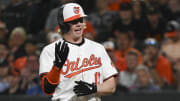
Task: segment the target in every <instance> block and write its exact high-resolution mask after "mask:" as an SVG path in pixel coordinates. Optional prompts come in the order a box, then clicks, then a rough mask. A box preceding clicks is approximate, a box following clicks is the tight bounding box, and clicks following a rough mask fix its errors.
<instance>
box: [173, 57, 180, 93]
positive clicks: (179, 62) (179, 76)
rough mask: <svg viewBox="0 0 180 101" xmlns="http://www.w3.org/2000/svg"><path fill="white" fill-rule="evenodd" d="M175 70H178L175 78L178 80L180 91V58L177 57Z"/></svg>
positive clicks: (179, 89) (177, 85)
mask: <svg viewBox="0 0 180 101" xmlns="http://www.w3.org/2000/svg"><path fill="white" fill-rule="evenodd" d="M174 67H175V70H176V74H175V80H176V84H175V85H176V88H177V90H178V91H180V58H179V59H177V61H176V63H175V66H174Z"/></svg>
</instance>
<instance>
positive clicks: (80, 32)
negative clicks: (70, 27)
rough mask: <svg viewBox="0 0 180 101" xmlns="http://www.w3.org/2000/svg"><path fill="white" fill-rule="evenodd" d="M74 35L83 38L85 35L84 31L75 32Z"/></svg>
mask: <svg viewBox="0 0 180 101" xmlns="http://www.w3.org/2000/svg"><path fill="white" fill-rule="evenodd" d="M74 34H75V35H76V36H77V37H81V36H82V35H83V30H80V31H74Z"/></svg>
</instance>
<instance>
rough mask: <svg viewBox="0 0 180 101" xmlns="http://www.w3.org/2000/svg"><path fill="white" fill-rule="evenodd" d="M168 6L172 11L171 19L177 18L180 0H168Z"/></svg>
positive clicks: (179, 11) (179, 10) (178, 16)
mask: <svg viewBox="0 0 180 101" xmlns="http://www.w3.org/2000/svg"><path fill="white" fill-rule="evenodd" d="M168 7H169V8H170V10H171V12H172V16H173V18H172V20H177V19H178V18H180V1H179V0H169V4H168Z"/></svg>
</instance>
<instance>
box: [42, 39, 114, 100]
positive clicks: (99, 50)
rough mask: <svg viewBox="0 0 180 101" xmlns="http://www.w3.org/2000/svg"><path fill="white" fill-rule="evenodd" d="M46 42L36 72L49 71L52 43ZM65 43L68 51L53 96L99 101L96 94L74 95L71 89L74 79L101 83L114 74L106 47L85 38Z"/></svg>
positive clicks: (52, 55)
mask: <svg viewBox="0 0 180 101" xmlns="http://www.w3.org/2000/svg"><path fill="white" fill-rule="evenodd" d="M59 41H62V42H63V41H64V40H63V39H60V40H58V41H56V42H54V43H52V44H49V45H47V46H46V47H45V48H44V49H43V51H42V53H41V55H40V70H39V74H41V73H45V72H49V71H50V70H51V68H52V67H53V61H54V59H55V43H57V42H59ZM67 43H68V46H69V54H68V58H67V60H66V62H65V64H64V66H63V68H62V71H61V74H60V83H59V85H58V86H57V88H56V91H55V93H54V94H53V97H52V100H56V99H60V101H100V97H97V96H96V95H95V94H91V95H87V96H82V97H77V96H76V94H75V93H74V92H73V87H74V86H75V85H76V83H75V82H74V81H80V80H82V81H85V82H88V83H93V82H95V83H99V84H101V83H103V80H105V79H107V78H108V77H110V76H113V75H115V74H117V71H116V69H115V67H114V66H113V65H112V64H111V60H110V58H109V56H108V54H107V53H106V50H105V48H104V47H103V46H102V45H101V44H99V43H96V42H94V41H91V40H88V39H84V43H83V44H81V45H79V46H78V45H75V44H72V43H69V42H67Z"/></svg>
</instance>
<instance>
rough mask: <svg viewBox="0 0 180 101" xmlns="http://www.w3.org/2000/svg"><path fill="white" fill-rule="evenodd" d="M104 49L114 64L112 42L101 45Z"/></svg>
mask: <svg viewBox="0 0 180 101" xmlns="http://www.w3.org/2000/svg"><path fill="white" fill-rule="evenodd" d="M102 44H103V46H104V48H105V49H106V51H107V53H108V55H109V56H110V58H111V60H112V62H113V63H115V62H116V59H115V57H114V52H115V45H114V42H113V41H110V40H109V41H105V42H103V43H102Z"/></svg>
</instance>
